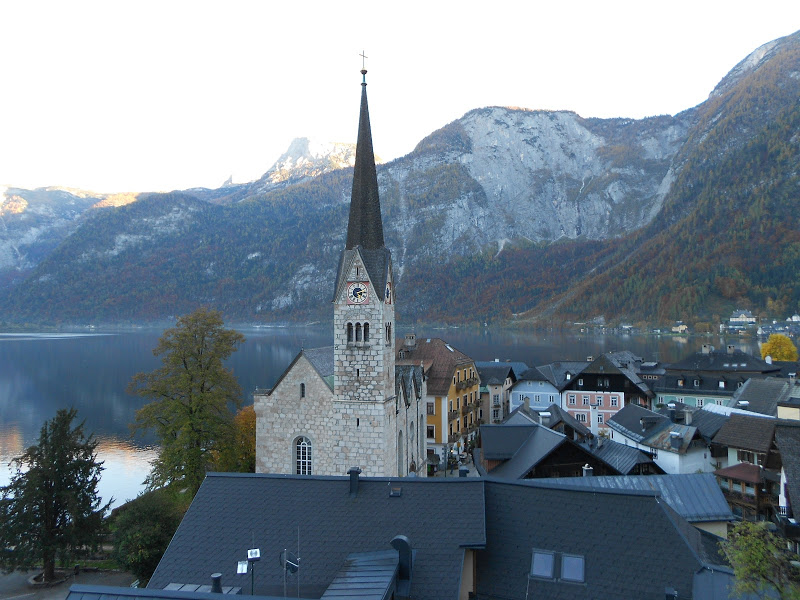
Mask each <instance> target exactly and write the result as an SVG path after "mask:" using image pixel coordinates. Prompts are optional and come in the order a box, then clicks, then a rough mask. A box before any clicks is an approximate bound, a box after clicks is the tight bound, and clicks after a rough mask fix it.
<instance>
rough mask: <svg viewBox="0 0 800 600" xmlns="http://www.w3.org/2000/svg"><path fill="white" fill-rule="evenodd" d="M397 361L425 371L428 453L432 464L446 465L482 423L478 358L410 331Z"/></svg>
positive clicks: (465, 445)
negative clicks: (450, 457)
mask: <svg viewBox="0 0 800 600" xmlns="http://www.w3.org/2000/svg"><path fill="white" fill-rule="evenodd" d="M396 364H397V365H407V366H420V367H421V368H422V370H423V372H424V376H425V381H426V389H427V395H426V397H425V400H424V403H425V406H426V410H425V412H426V433H425V439H426V441H427V449H426V452H427V456H428V461H429V464H438V465H441V468H444V467H445V466H446V464H447V462H446V461H447V457H448V456H449V455H450V452H451V451H455V452H457V453H459V454H460V453H461V452H463V451H464V450H466V448H467V442H468V440H471V439H472V438H474V436H475V432H476V431H477V430H478V427H479V425H480V417H479V414H480V413H479V411H480V385H481V382H480V378H479V377H478V371H477V369H476V368H475V361H474V360H473V359H472V358H470V357H469V356H467V355H466V354H464V353H463V352H461V351H459V350H457V349H456V348H454V347H453V346H451V345H450V344H448V343H447V342H445V341H444V340H442V339H439V338H422V339H417V336H416V334H413V333H410V334H406V337H405V340H404V342H403V345H402V346H401V347H400V348H399V349H398V351H397V361H396ZM433 455H436V457H437V458H434V457H433Z"/></svg>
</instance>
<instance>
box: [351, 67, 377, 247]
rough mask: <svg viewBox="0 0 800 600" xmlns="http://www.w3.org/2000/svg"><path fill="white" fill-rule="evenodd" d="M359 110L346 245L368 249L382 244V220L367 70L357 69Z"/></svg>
mask: <svg viewBox="0 0 800 600" xmlns="http://www.w3.org/2000/svg"><path fill="white" fill-rule="evenodd" d="M361 75H362V76H363V81H362V83H361V114H360V116H359V119H358V142H357V144H356V164H355V169H354V170H353V192H352V195H351V199H350V220H349V221H348V223H347V244H346V246H345V247H346V248H347V249H348V250H352V249H353V248H355V247H356V246H361V247H362V248H366V249H368V250H377V249H378V248H382V247H383V245H384V244H383V222H382V220H381V203H380V198H379V197H378V173H377V171H376V170H375V154H374V153H373V151H372V131H371V129H370V125H369V108H368V107H367V77H366V75H367V70H366V69H361Z"/></svg>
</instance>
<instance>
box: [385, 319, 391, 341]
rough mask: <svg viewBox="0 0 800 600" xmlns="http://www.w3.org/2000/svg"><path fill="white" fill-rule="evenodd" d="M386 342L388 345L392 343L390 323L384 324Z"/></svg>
mask: <svg viewBox="0 0 800 600" xmlns="http://www.w3.org/2000/svg"><path fill="white" fill-rule="evenodd" d="M386 341H387V342H388V343H391V342H392V324H391V323H387V324H386Z"/></svg>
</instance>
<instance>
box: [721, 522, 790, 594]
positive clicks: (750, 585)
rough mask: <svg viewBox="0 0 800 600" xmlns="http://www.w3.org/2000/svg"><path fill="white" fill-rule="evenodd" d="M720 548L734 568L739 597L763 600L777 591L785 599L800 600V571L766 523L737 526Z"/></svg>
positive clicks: (736, 591) (736, 590)
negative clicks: (768, 594) (754, 595)
mask: <svg viewBox="0 0 800 600" xmlns="http://www.w3.org/2000/svg"><path fill="white" fill-rule="evenodd" d="M720 547H721V549H722V553H723V554H724V555H725V556H726V557H727V559H728V561H729V562H730V564H731V567H733V572H734V575H735V577H736V584H735V586H734V592H735V593H737V594H739V595H744V594H756V595H758V596H760V597H763V596H764V595H765V592H766V591H767V590H770V589H774V591H775V592H777V593H778V597H779V598H781V599H790V598H791V599H793V600H797V599H798V598H800V587H798V584H799V583H800V571H799V570H798V569H797V568H795V567H794V566H792V564H791V560H792V559H791V556H790V554H789V553H788V552H787V550H786V549H785V546H784V544H783V543H782V542H781V540H780V539H778V538H777V537H776V536H774V535H773V534H772V533H770V532H769V531H768V530H767V528H766V525H765V524H764V523H752V522H750V521H741V522H739V523H737V524H736V525H735V526H734V527H733V529H732V530H731V532H730V533H729V534H728V539H726V540H724V541H723V542H720Z"/></svg>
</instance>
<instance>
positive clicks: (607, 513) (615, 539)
mask: <svg viewBox="0 0 800 600" xmlns="http://www.w3.org/2000/svg"><path fill="white" fill-rule="evenodd" d="M531 489H536V493H535V494H531V493H530V490H531ZM542 507H547V508H550V510H547V511H546V514H543V512H542V511H541V510H538V509H539V508H542ZM486 512H487V515H490V517H489V518H488V519H487V527H488V528H487V539H486V548H485V550H479V551H478V557H477V560H476V569H477V571H476V574H477V577H476V579H477V593H476V598H477V599H478V600H489V599H497V598H505V599H511V598H513V599H519V600H523V599H524V598H526V597H527V598H530V599H535V598H547V599H548V600H561V599H564V600H567V599H568V600H576V599H577V600H581V599H589V598H593V599H599V598H636V599H650V598H652V599H658V600H662V599H663V598H664V590H665V588H667V587H671V588H675V589H676V590H677V591H678V597H679V598H689V597H691V593H692V585H693V579H694V577H693V576H694V574H695V573H697V572H698V571H701V570H702V569H704V568H707V567H708V566H711V565H712V564H713V563H719V562H720V558H719V555H717V554H716V553H715V544H716V542H717V541H718V539H719V538H715V537H714V536H710V535H708V534H705V533H703V532H701V531H700V530H698V529H696V528H695V527H693V526H691V525H690V524H688V523H687V522H686V521H685V520H684V519H682V518H681V517H680V515H679V514H677V513H676V512H675V511H674V510H672V509H671V508H670V507H669V506H668V504H667V503H666V502H665V501H663V500H661V499H660V498H658V497H657V496H656V494H655V493H644V492H625V493H620V492H614V491H610V490H595V491H593V492H591V495H590V496H589V495H587V492H585V491H580V490H571V489H548V488H545V487H542V486H541V485H540V483H539V482H538V481H535V480H525V482H518V483H510V482H509V483H501V482H496V481H493V480H489V481H487V484H486ZM533 549H538V550H543V551H553V552H557V553H560V554H571V555H577V556H583V557H584V560H585V563H584V567H585V583H583V584H574V583H566V582H562V581H557V580H545V579H539V578H534V577H529V576H528V575H529V573H530V570H531V558H532V551H533ZM654 549H657V550H658V553H659V556H667V557H669V560H663V561H658V560H656V561H653V560H642V557H644V556H650V555H651V554H652V553H653V550H654Z"/></svg>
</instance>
